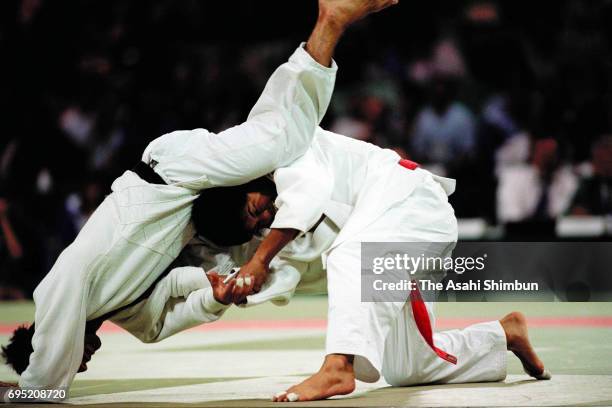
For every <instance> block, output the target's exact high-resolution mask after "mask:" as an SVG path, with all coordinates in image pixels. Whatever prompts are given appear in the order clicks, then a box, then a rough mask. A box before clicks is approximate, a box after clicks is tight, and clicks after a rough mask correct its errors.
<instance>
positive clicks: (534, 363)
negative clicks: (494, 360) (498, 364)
mask: <svg viewBox="0 0 612 408" xmlns="http://www.w3.org/2000/svg"><path fill="white" fill-rule="evenodd" d="M499 322H500V323H501V325H502V327H503V329H504V332H506V342H507V344H508V350H510V351H512V352H513V353H514V355H516V356H517V357H518V358H519V360H521V363H522V364H523V368H524V369H525V372H526V373H527V374H529V375H530V376H532V377H535V378H537V379H538V380H548V379H550V373H548V372H547V371H546V370H544V363H543V362H542V360H540V358H539V357H538V355H537V354H536V352H535V350H534V349H533V347H532V346H531V343H530V342H529V335H528V333H527V320H526V319H525V316H524V315H523V314H522V313H520V312H512V313H510V314H508V315H506V316H504V318H503V319H501V320H500V321H499Z"/></svg>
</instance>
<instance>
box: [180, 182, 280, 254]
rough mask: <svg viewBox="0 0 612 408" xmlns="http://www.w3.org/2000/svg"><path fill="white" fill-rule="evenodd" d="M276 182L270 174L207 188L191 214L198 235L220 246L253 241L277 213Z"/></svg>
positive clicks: (194, 205)
mask: <svg viewBox="0 0 612 408" xmlns="http://www.w3.org/2000/svg"><path fill="white" fill-rule="evenodd" d="M275 199H276V186H275V185H274V182H273V181H272V180H270V179H268V178H266V177H260V178H258V179H256V180H253V181H251V182H249V183H247V184H243V185H240V186H233V187H215V188H210V189H206V190H203V191H202V192H201V193H200V196H199V197H198V198H197V199H196V200H195V202H194V203H193V210H192V215H191V218H192V220H193V223H194V225H195V228H196V231H197V233H198V235H201V236H203V237H204V238H206V239H208V240H209V241H211V242H212V243H214V244H216V245H219V246H232V245H240V244H244V243H245V242H249V241H250V240H251V239H252V238H253V236H254V235H255V234H257V233H259V232H260V231H261V230H262V229H264V228H268V227H269V226H270V225H271V224H272V221H274V214H275V213H276V210H275V207H274V200H275Z"/></svg>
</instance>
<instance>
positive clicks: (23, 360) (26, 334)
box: [2, 324, 34, 374]
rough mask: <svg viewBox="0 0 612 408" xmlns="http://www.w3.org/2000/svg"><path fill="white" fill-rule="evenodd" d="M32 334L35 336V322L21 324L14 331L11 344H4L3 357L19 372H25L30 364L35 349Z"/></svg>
mask: <svg viewBox="0 0 612 408" xmlns="http://www.w3.org/2000/svg"><path fill="white" fill-rule="evenodd" d="M32 336H34V325H33V324H32V325H31V326H30V327H26V326H20V327H18V328H17V329H16V330H15V331H14V332H13V336H12V337H11V340H10V341H9V344H7V345H6V346H2V358H4V361H5V363H6V364H8V365H9V366H11V367H12V368H13V370H15V371H16V372H17V374H21V373H23V372H24V371H25V369H26V368H28V365H29V364H30V354H32V352H33V351H34V349H33V348H32Z"/></svg>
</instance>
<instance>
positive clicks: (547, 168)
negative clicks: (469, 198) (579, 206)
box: [497, 139, 578, 222]
mask: <svg viewBox="0 0 612 408" xmlns="http://www.w3.org/2000/svg"><path fill="white" fill-rule="evenodd" d="M498 172H499V173H498V175H499V186H498V190H497V216H498V220H499V221H501V222H516V221H525V220H546V219H551V218H554V217H557V216H559V215H562V214H563V213H564V212H565V211H566V210H567V208H568V207H569V204H570V201H571V198H572V196H573V195H574V192H575V191H576V188H577V186H578V179H577V176H576V175H575V174H574V172H573V170H572V168H571V166H569V165H566V164H564V163H563V162H562V160H561V155H560V153H559V147H558V143H557V142H556V141H555V140H554V139H541V140H536V141H535V142H533V145H532V151H531V161H530V163H526V164H507V165H505V166H500V168H499V169H498Z"/></svg>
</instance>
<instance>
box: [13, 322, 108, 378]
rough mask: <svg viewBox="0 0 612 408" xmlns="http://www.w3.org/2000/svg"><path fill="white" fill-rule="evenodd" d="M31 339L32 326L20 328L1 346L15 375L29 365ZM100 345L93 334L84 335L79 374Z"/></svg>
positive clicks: (84, 369) (97, 338) (31, 348)
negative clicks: (7, 342)
mask: <svg viewBox="0 0 612 408" xmlns="http://www.w3.org/2000/svg"><path fill="white" fill-rule="evenodd" d="M32 337H34V324H32V325H31V326H30V327H26V326H21V327H18V328H17V329H16V330H15V331H14V332H13V336H12V337H11V339H10V340H9V344H7V345H6V346H2V358H4V361H5V363H6V364H7V365H9V366H11V367H12V368H13V370H15V372H16V373H17V374H20V375H21V373H23V372H24V371H25V369H26V368H28V365H29V364H30V355H31V354H32V352H33V351H34V348H33V347H32ZM101 345H102V343H101V342H100V338H99V337H98V336H97V335H96V333H95V332H93V333H85V339H84V342H83V359H82V361H81V365H80V367H79V372H83V371H87V363H88V362H89V361H90V360H91V357H92V356H93V355H94V353H95V352H96V351H97V350H98V349H99V348H100V346H101Z"/></svg>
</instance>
